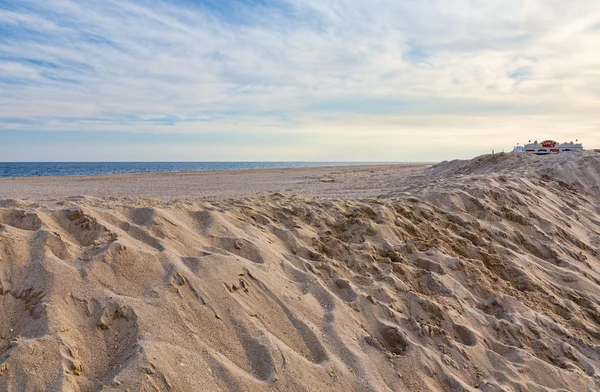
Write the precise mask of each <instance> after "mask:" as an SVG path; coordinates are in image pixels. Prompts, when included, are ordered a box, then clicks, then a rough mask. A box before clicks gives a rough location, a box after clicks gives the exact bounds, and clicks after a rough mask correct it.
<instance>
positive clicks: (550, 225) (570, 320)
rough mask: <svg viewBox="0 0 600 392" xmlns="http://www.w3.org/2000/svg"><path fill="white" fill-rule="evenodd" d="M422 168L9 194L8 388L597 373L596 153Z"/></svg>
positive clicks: (3, 255)
mask: <svg viewBox="0 0 600 392" xmlns="http://www.w3.org/2000/svg"><path fill="white" fill-rule="evenodd" d="M412 174H414V175H413V177H411V178H410V180H409V181H405V182H402V183H401V184H400V183H397V184H391V185H389V188H390V189H394V188H397V189H396V190H389V191H388V192H387V194H386V195H385V196H383V197H379V198H376V199H375V198H370V199H350V198H324V197H309V196H306V195H305V196H294V195H290V194H285V193H272V194H269V195H266V196H253V197H246V198H237V199H228V200H225V199H224V200H201V201H193V200H185V201H182V200H179V201H177V200H174V201H161V200H157V199H133V198H127V199H124V198H108V197H102V198H99V197H90V196H86V197H70V198H61V199H55V200H50V201H49V200H37V201H36V200H27V201H23V200H16V199H15V200H11V199H7V200H2V201H0V314H2V315H3V317H0V390H10V391H43V390H49V391H96V390H101V391H122V390H130V391H475V390H481V391H490V392H491V391H551V390H552V391H595V390H600V380H599V378H598V374H599V372H600V260H599V256H598V254H599V252H600V189H599V185H600V155H599V154H594V153H582V154H576V155H567V154H564V155H561V156H548V157H536V156H528V155H524V154H523V155H515V154H497V155H494V156H483V157H479V158H476V159H474V160H471V161H454V162H444V163H441V164H439V165H436V166H434V167H431V168H427V169H425V168H424V169H421V170H420V171H419V172H415V173H412ZM390 176H393V175H390ZM23 198H25V196H24V197H23Z"/></svg>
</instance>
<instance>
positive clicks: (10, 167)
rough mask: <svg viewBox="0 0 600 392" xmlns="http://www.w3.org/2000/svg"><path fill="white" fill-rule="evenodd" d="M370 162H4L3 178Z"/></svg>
mask: <svg viewBox="0 0 600 392" xmlns="http://www.w3.org/2000/svg"><path fill="white" fill-rule="evenodd" d="M368 164H373V163H368V162H47V163H44V162H35V163H24V162H23V163H21V162H9V163H2V162H0V177H40V176H95V175H101V174H124V173H164V172H186V171H200V170H244V169H268V168H294V167H317V166H332V165H333V166H345V165H368Z"/></svg>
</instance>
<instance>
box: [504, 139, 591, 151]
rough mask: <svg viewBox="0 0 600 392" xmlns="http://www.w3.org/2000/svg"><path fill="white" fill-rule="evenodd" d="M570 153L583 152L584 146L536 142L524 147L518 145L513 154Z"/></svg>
mask: <svg viewBox="0 0 600 392" xmlns="http://www.w3.org/2000/svg"><path fill="white" fill-rule="evenodd" d="M570 151H583V145H582V144H581V143H573V142H569V143H562V144H561V143H558V142H555V141H554V140H544V141H543V142H541V143H538V141H537V140H536V141H535V142H533V143H529V144H526V145H524V146H519V145H517V146H516V147H515V148H514V149H513V152H527V153H530V154H537V155H546V154H558V153H561V152H570Z"/></svg>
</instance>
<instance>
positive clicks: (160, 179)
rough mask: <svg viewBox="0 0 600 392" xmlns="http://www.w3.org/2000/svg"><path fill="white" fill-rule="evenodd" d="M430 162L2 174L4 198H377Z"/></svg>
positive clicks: (0, 182)
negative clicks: (80, 174) (73, 174)
mask: <svg viewBox="0 0 600 392" xmlns="http://www.w3.org/2000/svg"><path fill="white" fill-rule="evenodd" d="M428 166H429V165H421V164H416V165H373V166H339V167H313V168H301V169H256V170H230V171H204V172H187V173H152V174H119V175H108V176H89V177H29V178H8V179H7V178H0V199H7V198H13V199H23V198H33V199H37V200H39V199H43V198H46V199H48V198H50V199H57V198H65V197H70V196H77V195H86V196H95V197H134V198H156V199H161V200H175V199H187V200H190V199H192V200H193V199H198V198H204V197H210V198H211V199H215V198H219V199H222V198H240V197H247V196H256V195H268V194H269V193H273V192H285V193H288V194H301V195H304V196H307V197H314V196H326V197H377V196H379V195H380V194H382V193H385V192H388V191H390V190H393V189H396V188H397V187H398V185H399V184H400V183H402V182H403V181H405V180H406V178H407V177H410V176H412V175H414V174H415V173H420V172H422V170H423V169H424V168H426V167H428Z"/></svg>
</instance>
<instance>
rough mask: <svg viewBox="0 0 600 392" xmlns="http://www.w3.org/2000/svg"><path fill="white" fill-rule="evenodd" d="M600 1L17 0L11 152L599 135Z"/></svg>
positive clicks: (397, 155) (5, 50) (0, 145)
mask: <svg viewBox="0 0 600 392" xmlns="http://www.w3.org/2000/svg"><path fill="white" fill-rule="evenodd" d="M599 114H600V2H598V0H453V1H447V0H419V1H417V0H171V1H160V0H77V1H75V0H44V1H39V0H0V161H437V160H444V159H454V158H470V157H473V156H476V155H480V154H485V153H489V152H490V151H491V150H492V149H495V151H502V150H503V149H504V150H506V151H509V150H512V147H513V146H514V145H516V144H517V143H521V144H523V143H524V142H527V141H528V140H534V139H538V140H544V139H554V140H558V141H561V142H564V141H572V140H575V139H579V141H581V142H583V144H584V147H585V148H592V147H595V148H600V115H599Z"/></svg>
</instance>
